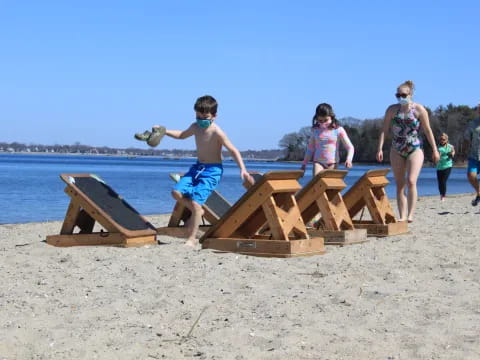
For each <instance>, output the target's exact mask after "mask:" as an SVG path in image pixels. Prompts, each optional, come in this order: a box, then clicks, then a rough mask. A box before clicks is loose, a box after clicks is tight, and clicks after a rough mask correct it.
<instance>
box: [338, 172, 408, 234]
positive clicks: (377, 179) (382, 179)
mask: <svg viewBox="0 0 480 360" xmlns="http://www.w3.org/2000/svg"><path fill="white" fill-rule="evenodd" d="M389 171H390V169H388V168H386V169H378V170H369V171H367V172H366V173H365V174H364V175H363V176H362V177H361V178H360V179H359V180H358V181H357V182H356V183H355V184H354V185H353V186H352V187H351V188H350V189H349V190H348V191H347V192H346V193H345V194H344V196H343V199H344V201H345V205H346V206H347V209H348V212H349V214H350V216H351V217H352V219H353V218H355V217H356V216H357V215H358V214H359V213H360V211H363V210H364V209H365V208H367V209H368V212H369V213H370V217H371V220H368V221H366V220H361V219H360V220H358V219H357V220H353V223H354V224H355V227H357V228H362V229H366V230H367V233H368V235H372V236H389V235H398V234H404V233H406V232H408V224H407V222H406V221H398V220H397V219H396V217H395V213H394V211H393V209H392V206H391V205H390V201H389V200H388V196H387V193H386V192H385V186H387V185H388V183H389V181H388V179H387V177H386V175H387V174H388V172H389Z"/></svg>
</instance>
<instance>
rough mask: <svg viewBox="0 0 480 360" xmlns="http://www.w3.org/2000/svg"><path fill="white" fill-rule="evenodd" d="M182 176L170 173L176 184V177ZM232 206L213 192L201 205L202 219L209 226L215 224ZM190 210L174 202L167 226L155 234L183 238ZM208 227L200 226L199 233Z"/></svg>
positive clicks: (159, 228)
mask: <svg viewBox="0 0 480 360" xmlns="http://www.w3.org/2000/svg"><path fill="white" fill-rule="evenodd" d="M177 175H178V177H180V176H182V175H183V174H180V173H178V174H177V173H171V174H170V178H171V179H172V180H173V181H175V182H177V181H178V177H177ZM231 206H232V205H231V204H230V202H228V200H227V199H225V198H224V197H223V196H222V195H221V194H220V193H219V192H218V191H215V190H214V191H213V192H212V193H211V194H210V196H209V198H208V199H207V201H206V202H205V204H203V206H202V209H203V211H204V213H203V219H204V220H206V221H207V222H208V223H209V224H210V225H213V224H216V223H217V222H218V221H219V220H220V218H221V217H222V215H224V214H225V213H226V212H227V210H228V209H230V207H231ZM190 215H191V212H190V210H189V209H188V208H187V207H185V206H184V205H183V204H181V203H180V202H178V201H177V202H175V206H174V207H173V211H172V214H171V215H170V219H169V220H168V224H167V226H162V227H158V228H157V233H158V234H159V235H168V236H175V237H184V236H185V232H186V229H185V222H186V221H187V220H188V218H189V217H190ZM210 225H201V226H200V228H199V231H200V232H202V233H204V232H205V231H207V229H208V228H209V227H210Z"/></svg>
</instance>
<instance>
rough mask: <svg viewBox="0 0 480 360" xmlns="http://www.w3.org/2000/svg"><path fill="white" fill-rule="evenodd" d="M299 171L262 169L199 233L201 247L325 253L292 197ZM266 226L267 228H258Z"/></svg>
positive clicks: (253, 252)
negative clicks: (224, 210)
mask: <svg viewBox="0 0 480 360" xmlns="http://www.w3.org/2000/svg"><path fill="white" fill-rule="evenodd" d="M302 175H303V172H302V171H271V172H267V173H265V174H264V175H263V176H261V177H257V180H256V182H255V184H254V185H253V186H251V187H250V188H249V189H248V190H247V192H246V193H245V194H244V195H243V196H242V197H241V198H240V199H239V200H238V201H237V202H236V203H235V204H234V205H233V206H232V207H231V208H230V209H229V210H228V211H227V212H226V213H225V215H223V216H222V218H221V219H220V220H219V221H218V222H217V223H216V224H214V225H213V226H212V227H211V228H210V229H209V230H207V232H206V233H205V234H204V235H203V236H202V238H201V239H200V242H201V243H202V248H206V249H216V250H220V251H229V252H235V253H241V254H246V255H255V256H270V257H292V256H305V255H316V254H323V253H325V247H324V242H323V238H322V237H313V238H311V237H310V236H309V235H308V233H307V229H306V228H305V225H304V223H303V221H302V217H301V215H300V211H299V209H298V206H297V202H296V199H295V193H296V192H297V191H298V190H299V189H300V188H301V186H300V184H299V183H298V181H297V180H298V179H299V178H300V177H301V176H302ZM265 227H268V232H261V231H260V230H261V229H265Z"/></svg>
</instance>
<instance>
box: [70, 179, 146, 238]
mask: <svg viewBox="0 0 480 360" xmlns="http://www.w3.org/2000/svg"><path fill="white" fill-rule="evenodd" d="M75 186H76V187H77V188H78V189H79V190H80V191H81V192H82V193H84V194H85V195H86V196H87V197H88V198H89V199H90V200H91V201H93V202H94V203H95V205H96V206H98V207H99V208H100V209H102V210H103V211H104V212H105V213H106V214H108V215H109V216H110V217H111V218H112V219H113V220H114V221H115V222H117V223H118V224H119V225H121V226H123V227H124V228H125V229H128V230H148V229H153V230H155V227H153V226H152V225H151V224H150V223H149V222H146V221H145V220H144V219H143V218H142V217H141V216H140V214H139V213H138V212H137V210H135V209H134V208H133V207H132V206H130V204H128V203H127V202H126V201H125V200H124V199H122V198H121V197H120V196H119V195H118V194H117V193H116V192H115V190H113V189H112V188H111V187H110V186H108V185H107V184H105V183H103V182H101V181H98V180H97V179H95V178H93V177H75Z"/></svg>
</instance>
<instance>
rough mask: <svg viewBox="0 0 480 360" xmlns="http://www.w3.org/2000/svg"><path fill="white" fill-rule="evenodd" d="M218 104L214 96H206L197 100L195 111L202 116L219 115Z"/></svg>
mask: <svg viewBox="0 0 480 360" xmlns="http://www.w3.org/2000/svg"><path fill="white" fill-rule="evenodd" d="M217 108H218V103H217V100H215V98H214V97H213V96H210V95H204V96H201V97H199V98H198V99H197V101H196V102H195V105H194V106H193V109H194V110H195V111H198V112H199V113H202V114H212V115H217Z"/></svg>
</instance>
